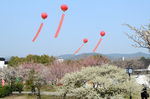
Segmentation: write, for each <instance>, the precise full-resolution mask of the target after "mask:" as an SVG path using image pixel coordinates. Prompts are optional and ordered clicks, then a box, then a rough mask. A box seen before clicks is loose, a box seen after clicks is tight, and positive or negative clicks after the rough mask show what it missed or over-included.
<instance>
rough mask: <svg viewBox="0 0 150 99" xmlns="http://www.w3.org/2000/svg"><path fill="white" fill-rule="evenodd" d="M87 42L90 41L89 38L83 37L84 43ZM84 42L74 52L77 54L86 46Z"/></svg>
mask: <svg viewBox="0 0 150 99" xmlns="http://www.w3.org/2000/svg"><path fill="white" fill-rule="evenodd" d="M87 42H88V39H87V38H85V39H83V43H84V44H85V43H87ZM84 44H82V45H81V46H80V47H79V48H78V49H77V50H76V51H75V52H74V54H77V53H78V52H79V51H80V49H81V48H82V47H83V46H84Z"/></svg>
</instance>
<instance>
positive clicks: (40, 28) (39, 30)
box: [32, 23, 44, 42]
mask: <svg viewBox="0 0 150 99" xmlns="http://www.w3.org/2000/svg"><path fill="white" fill-rule="evenodd" d="M43 25H44V24H43V23H41V25H40V27H39V29H38V32H37V33H36V35H35V36H34V38H33V40H32V42H34V41H35V40H36V38H37V37H38V35H39V34H40V32H41V30H42V27H43Z"/></svg>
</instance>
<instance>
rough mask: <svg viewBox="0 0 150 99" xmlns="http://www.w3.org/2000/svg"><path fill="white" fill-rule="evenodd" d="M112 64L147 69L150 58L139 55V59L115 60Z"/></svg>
mask: <svg viewBox="0 0 150 99" xmlns="http://www.w3.org/2000/svg"><path fill="white" fill-rule="evenodd" d="M112 64H113V65H116V66H118V67H121V68H127V67H132V68H133V69H147V68H148V66H149V65H150V58H145V57H141V58H140V59H128V60H124V61H123V60H115V61H112Z"/></svg>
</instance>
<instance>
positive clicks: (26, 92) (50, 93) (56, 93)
mask: <svg viewBox="0 0 150 99" xmlns="http://www.w3.org/2000/svg"><path fill="white" fill-rule="evenodd" d="M13 94H14V95H17V94H20V93H19V92H13ZM21 94H32V92H30V91H22V92H21ZM36 94H37V93H36ZM41 95H50V96H60V95H61V93H59V92H48V91H43V92H41ZM67 96H73V95H72V94H67Z"/></svg>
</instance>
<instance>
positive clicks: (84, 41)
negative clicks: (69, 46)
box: [74, 31, 106, 54]
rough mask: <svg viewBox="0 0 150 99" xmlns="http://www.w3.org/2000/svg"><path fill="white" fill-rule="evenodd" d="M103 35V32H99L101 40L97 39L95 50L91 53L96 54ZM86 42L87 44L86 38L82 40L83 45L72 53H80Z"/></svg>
mask: <svg viewBox="0 0 150 99" xmlns="http://www.w3.org/2000/svg"><path fill="white" fill-rule="evenodd" d="M105 34H106V33H105V32H104V31H102V32H100V36H101V38H100V39H99V41H98V43H97V44H96V46H95V48H94V49H93V52H96V50H97V48H98V46H99V45H100V43H101V42H102V37H103V36H105ZM87 42H88V39H87V38H85V39H83V44H82V45H81V46H80V47H79V48H78V49H77V50H76V51H75V52H74V54H77V53H78V52H79V51H80V49H81V48H82V47H83V46H84V44H86V43H87Z"/></svg>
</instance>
